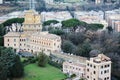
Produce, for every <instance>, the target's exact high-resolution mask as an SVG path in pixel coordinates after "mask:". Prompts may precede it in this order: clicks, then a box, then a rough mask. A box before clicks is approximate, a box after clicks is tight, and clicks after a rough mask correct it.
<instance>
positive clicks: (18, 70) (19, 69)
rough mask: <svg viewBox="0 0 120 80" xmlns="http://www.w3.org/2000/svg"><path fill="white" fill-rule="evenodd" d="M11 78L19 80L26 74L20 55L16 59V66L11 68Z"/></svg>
mask: <svg viewBox="0 0 120 80" xmlns="http://www.w3.org/2000/svg"><path fill="white" fill-rule="evenodd" d="M10 72H11V77H16V78H19V77H21V76H23V74H24V68H23V65H22V63H21V62H20V57H19V56H18V55H16V56H15V58H14V65H13V66H12V67H11V68H10Z"/></svg>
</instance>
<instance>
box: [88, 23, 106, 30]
mask: <svg viewBox="0 0 120 80" xmlns="http://www.w3.org/2000/svg"><path fill="white" fill-rule="evenodd" d="M103 27H104V25H102V24H87V27H86V29H87V30H93V31H97V30H98V29H103Z"/></svg>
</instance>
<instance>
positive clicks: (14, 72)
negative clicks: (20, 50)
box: [0, 47, 23, 80]
mask: <svg viewBox="0 0 120 80" xmlns="http://www.w3.org/2000/svg"><path fill="white" fill-rule="evenodd" d="M0 69H1V70H2V73H3V74H1V73H0V74H1V75H0V80H6V78H10V79H12V78H17V77H22V76H23V66H22V63H21V62H20V58H19V56H17V55H16V54H15V52H14V50H13V49H12V48H4V47H0ZM3 78H4V79H3Z"/></svg>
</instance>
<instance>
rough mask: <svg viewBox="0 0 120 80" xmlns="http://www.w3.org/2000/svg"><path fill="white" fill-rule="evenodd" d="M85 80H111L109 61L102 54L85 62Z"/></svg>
mask: <svg viewBox="0 0 120 80" xmlns="http://www.w3.org/2000/svg"><path fill="white" fill-rule="evenodd" d="M86 78H87V80H111V60H110V58H108V57H107V56H105V55H103V54H99V55H98V56H97V57H94V58H90V60H87V61H86Z"/></svg>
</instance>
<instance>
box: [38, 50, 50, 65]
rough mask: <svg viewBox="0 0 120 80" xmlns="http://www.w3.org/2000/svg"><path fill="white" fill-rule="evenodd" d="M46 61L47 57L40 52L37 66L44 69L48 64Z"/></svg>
mask: <svg viewBox="0 0 120 80" xmlns="http://www.w3.org/2000/svg"><path fill="white" fill-rule="evenodd" d="M48 60H49V58H48V56H47V55H46V54H45V53H43V51H42V52H40V53H39V55H38V66H40V67H45V66H46V64H47V63H48Z"/></svg>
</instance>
